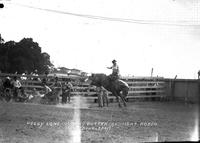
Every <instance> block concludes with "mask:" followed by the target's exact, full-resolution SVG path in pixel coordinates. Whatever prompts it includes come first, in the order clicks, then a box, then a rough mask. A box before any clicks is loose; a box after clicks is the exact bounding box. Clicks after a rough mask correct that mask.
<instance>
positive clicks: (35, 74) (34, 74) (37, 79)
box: [32, 70, 41, 81]
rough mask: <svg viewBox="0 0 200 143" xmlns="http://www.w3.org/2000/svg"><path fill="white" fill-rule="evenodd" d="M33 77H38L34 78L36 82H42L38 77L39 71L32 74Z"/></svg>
mask: <svg viewBox="0 0 200 143" xmlns="http://www.w3.org/2000/svg"><path fill="white" fill-rule="evenodd" d="M32 75H33V76H36V77H34V78H33V80H36V81H41V80H40V78H38V77H37V76H39V75H38V71H37V70H35V71H34V72H33V74H32Z"/></svg>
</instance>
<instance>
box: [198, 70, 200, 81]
mask: <svg viewBox="0 0 200 143" xmlns="http://www.w3.org/2000/svg"><path fill="white" fill-rule="evenodd" d="M198 79H200V70H199V71H198Z"/></svg>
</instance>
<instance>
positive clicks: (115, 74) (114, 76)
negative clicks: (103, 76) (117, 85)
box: [107, 60, 119, 81]
mask: <svg viewBox="0 0 200 143" xmlns="http://www.w3.org/2000/svg"><path fill="white" fill-rule="evenodd" d="M112 64H113V65H112V66H111V67H107V68H108V69H112V74H111V79H112V80H114V81H115V80H117V79H119V66H118V65H117V61H116V60H113V61H112Z"/></svg>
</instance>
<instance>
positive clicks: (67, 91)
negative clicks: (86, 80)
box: [62, 81, 73, 104]
mask: <svg viewBox="0 0 200 143" xmlns="http://www.w3.org/2000/svg"><path fill="white" fill-rule="evenodd" d="M72 90H73V85H72V84H71V82H70V81H67V83H65V85H64V87H63V94H62V103H63V104H64V103H67V102H68V103H70V101H71V91H72Z"/></svg>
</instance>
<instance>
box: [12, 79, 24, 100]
mask: <svg viewBox="0 0 200 143" xmlns="http://www.w3.org/2000/svg"><path fill="white" fill-rule="evenodd" d="M12 85H13V88H14V93H13V98H14V100H15V101H17V98H18V95H19V92H20V91H21V94H24V90H23V88H22V84H21V83H20V81H19V80H18V79H17V77H16V76H15V77H14V80H13V81H12Z"/></svg>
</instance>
